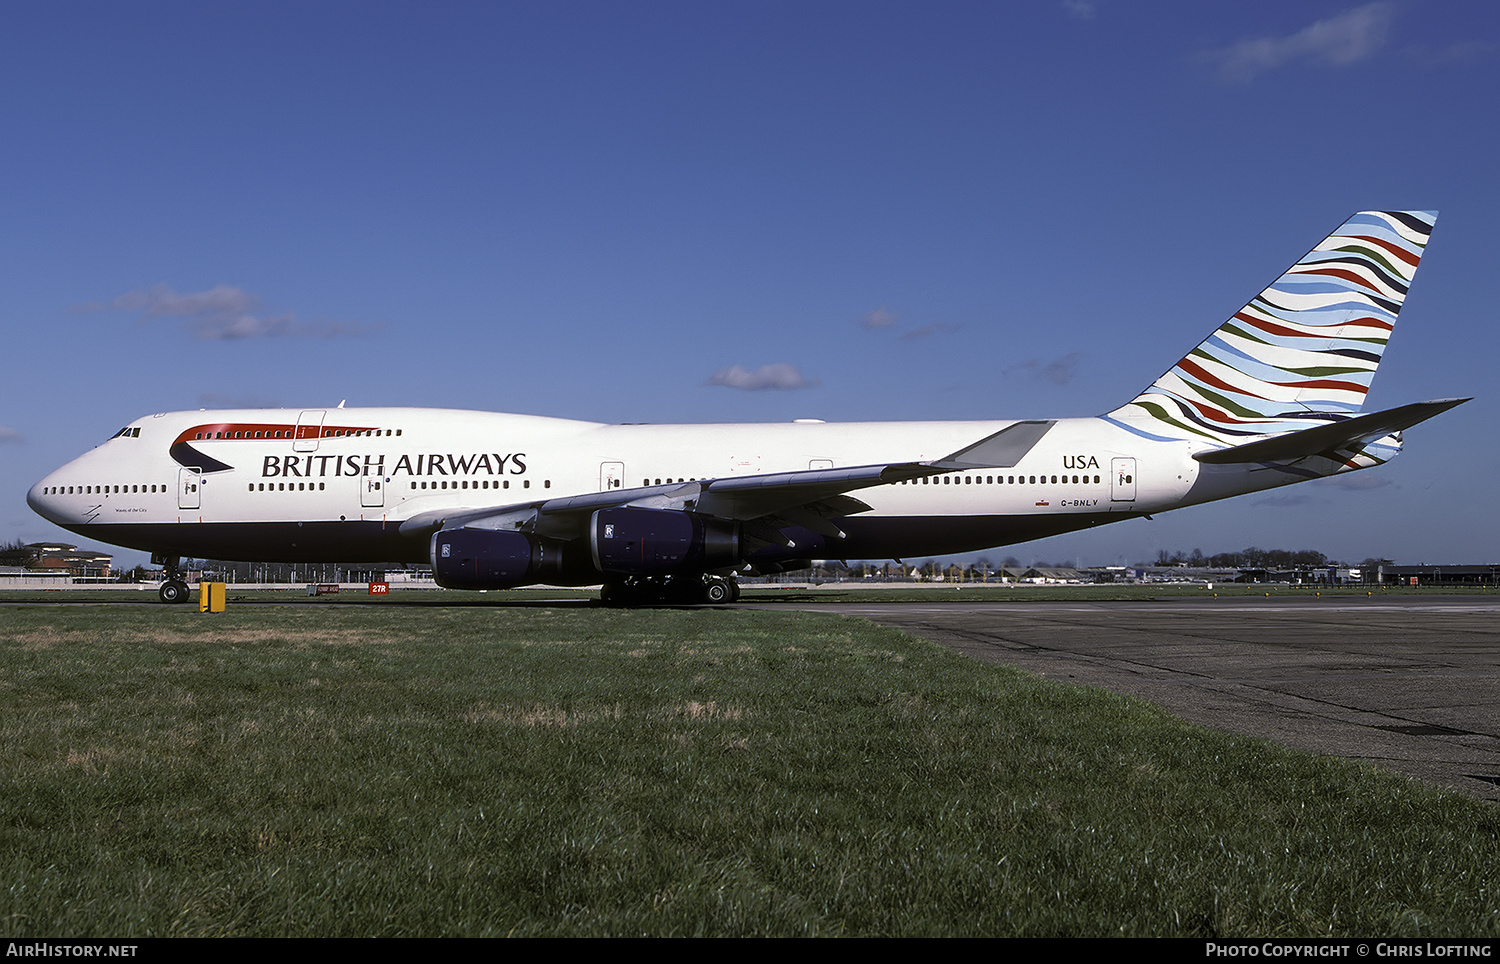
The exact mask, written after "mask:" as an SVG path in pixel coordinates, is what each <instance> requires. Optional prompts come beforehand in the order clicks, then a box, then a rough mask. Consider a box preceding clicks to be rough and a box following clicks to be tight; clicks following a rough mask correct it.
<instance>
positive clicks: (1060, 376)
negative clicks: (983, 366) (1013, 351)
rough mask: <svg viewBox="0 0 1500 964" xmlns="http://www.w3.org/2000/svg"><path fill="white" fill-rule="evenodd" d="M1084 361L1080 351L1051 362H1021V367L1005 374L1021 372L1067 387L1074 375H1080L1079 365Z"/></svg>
mask: <svg viewBox="0 0 1500 964" xmlns="http://www.w3.org/2000/svg"><path fill="white" fill-rule="evenodd" d="M1082 359H1083V352H1078V351H1071V352H1068V353H1067V354H1066V355H1064V356H1062V357H1061V358H1056V359H1053V360H1052V361H1050V362H1044V361H1042V360H1041V359H1038V358H1031V359H1027V360H1026V361H1023V362H1021V363H1020V364H1019V365H1012V366H1010V367H1009V368H1007V369H1006V370H1005V374H1007V375H1009V374H1010V373H1011V372H1013V371H1018V370H1019V371H1024V372H1029V373H1030V374H1032V375H1039V376H1041V377H1042V378H1045V379H1047V381H1049V382H1051V383H1052V384H1054V385H1066V384H1068V383H1069V382H1071V381H1072V380H1073V376H1074V375H1076V374H1078V363H1079V361H1081V360H1082Z"/></svg>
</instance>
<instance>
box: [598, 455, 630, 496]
mask: <svg viewBox="0 0 1500 964" xmlns="http://www.w3.org/2000/svg"><path fill="white" fill-rule="evenodd" d="M624 484H625V463H624V462H601V463H600V464H599V491H600V492H604V491H607V490H609V489H618V488H620V486H622V485H624Z"/></svg>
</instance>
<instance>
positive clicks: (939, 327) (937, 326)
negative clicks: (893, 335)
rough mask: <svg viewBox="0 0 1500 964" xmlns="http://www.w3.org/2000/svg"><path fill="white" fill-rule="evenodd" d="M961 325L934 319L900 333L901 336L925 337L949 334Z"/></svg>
mask: <svg viewBox="0 0 1500 964" xmlns="http://www.w3.org/2000/svg"><path fill="white" fill-rule="evenodd" d="M961 327H963V326H962V325H949V324H945V323H944V322H941V321H934V322H933V323H932V324H930V325H926V326H924V327H922V328H914V329H912V330H911V331H908V332H907V333H906V334H904V335H902V336H901V337H902V338H926V337H928V336H930V335H951V334H953V333H954V332H955V331H958V329H959V328H961Z"/></svg>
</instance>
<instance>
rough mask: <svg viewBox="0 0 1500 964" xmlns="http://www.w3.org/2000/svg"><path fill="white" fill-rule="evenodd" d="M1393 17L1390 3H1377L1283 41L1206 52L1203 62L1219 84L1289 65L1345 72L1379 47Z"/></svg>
mask: <svg viewBox="0 0 1500 964" xmlns="http://www.w3.org/2000/svg"><path fill="white" fill-rule="evenodd" d="M1395 14H1396V7H1395V4H1394V3H1391V2H1389V0H1379V2H1377V3H1367V4H1365V5H1364V6H1362V7H1355V8H1354V9H1352V10H1347V11H1345V12H1344V13H1341V14H1339V15H1337V16H1334V17H1329V18H1327V19H1325V20H1319V21H1317V22H1316V23H1314V24H1312V25H1311V26H1308V27H1304V28H1303V29H1301V30H1299V31H1297V32H1296V33H1294V34H1290V35H1288V36H1285V37H1251V38H1248V39H1245V40H1241V41H1239V42H1238V43H1234V44H1231V45H1229V46H1228V47H1224V48H1222V49H1219V50H1213V51H1209V53H1208V54H1206V55H1205V59H1207V60H1209V61H1211V62H1214V63H1217V64H1218V65H1219V76H1220V77H1222V78H1223V79H1225V80H1229V81H1238V82H1241V83H1246V82H1249V81H1250V80H1252V79H1254V78H1255V76H1256V75H1258V74H1262V73H1264V72H1266V71H1268V70H1274V69H1276V68H1277V67H1281V66H1283V65H1285V64H1288V63H1294V62H1308V63H1315V64H1321V65H1323V66H1326V67H1345V66H1348V65H1349V64H1353V63H1358V62H1359V61H1361V60H1364V59H1365V58H1367V57H1369V56H1370V55H1371V54H1373V53H1375V51H1377V50H1379V49H1380V48H1381V47H1382V46H1384V45H1385V40H1386V34H1387V33H1388V32H1389V29H1390V26H1391V21H1392V20H1394V19H1395Z"/></svg>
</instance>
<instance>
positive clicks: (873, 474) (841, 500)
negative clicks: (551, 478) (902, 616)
mask: <svg viewBox="0 0 1500 964" xmlns="http://www.w3.org/2000/svg"><path fill="white" fill-rule="evenodd" d="M949 471H952V469H951V468H948V467H941V466H940V465H938V464H934V463H926V462H899V463H891V464H886V465H859V466H850V467H847V468H837V469H808V470H805V471H798V472H770V473H766V474H763V475H743V476H729V477H726V478H721V479H703V480H698V481H694V482H680V483H671V484H667V485H652V486H641V487H637V488H631V489H608V490H605V491H603V492H589V493H585V494H582V495H573V496H565V497H562V498H557V499H545V500H541V501H537V502H526V503H518V504H514V505H501V506H489V507H484V508H465V507H461V506H455V507H449V508H443V509H433V510H430V511H428V512H422V513H419V514H417V515H415V516H412V517H411V518H410V519H407V520H406V521H405V522H403V523H401V533H402V534H403V535H409V536H413V537H423V536H427V535H429V534H431V533H432V532H435V531H437V530H438V529H448V528H456V527H467V528H473V529H524V530H526V531H528V532H533V533H535V534H537V535H541V536H549V537H552V538H557V539H569V538H575V537H580V536H582V535H583V534H584V533H585V532H586V531H587V526H588V520H589V517H590V516H591V515H592V514H593V513H594V512H595V511H596V510H598V509H608V508H614V507H617V506H631V507H638V508H648V509H668V510H677V511H683V512H696V513H699V514H701V515H706V516H712V517H714V518H718V519H724V520H727V521H731V522H742V523H750V524H751V526H750V527H749V529H748V531H747V533H746V534H747V536H749V537H750V538H751V539H753V540H756V541H760V542H765V543H768V544H770V543H782V544H786V540H785V538H784V537H781V536H779V535H778V534H777V532H776V530H778V529H779V528H780V527H781V526H783V525H801V526H804V527H805V528H808V529H811V530H813V531H815V532H820V533H822V534H824V535H830V536H834V537H836V538H841V537H842V536H843V533H842V532H841V531H839V529H838V528H837V526H835V525H833V524H832V523H831V522H830V521H829V520H830V519H832V518H835V517H838V516H845V515H853V514H855V513H858V512H866V511H868V510H869V508H870V506H868V505H866V504H865V503H864V502H861V501H860V500H858V499H856V498H854V497H852V496H850V495H847V494H846V493H848V492H852V491H856V490H858V489H863V488H869V487H870V486H875V485H888V484H890V483H892V482H901V481H905V480H907V479H916V478H921V477H922V476H924V475H939V474H942V473H944V472H949Z"/></svg>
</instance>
